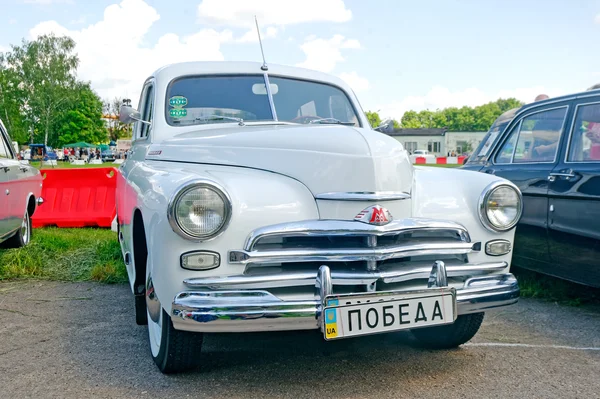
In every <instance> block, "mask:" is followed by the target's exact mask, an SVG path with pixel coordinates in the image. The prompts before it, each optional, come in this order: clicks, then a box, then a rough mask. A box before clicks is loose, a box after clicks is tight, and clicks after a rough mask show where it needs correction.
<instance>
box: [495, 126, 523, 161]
mask: <svg viewBox="0 0 600 399" xmlns="http://www.w3.org/2000/svg"><path fill="white" fill-rule="evenodd" d="M520 127H521V124H520V123H518V124H517V125H516V126H515V127H513V129H512V130H511V132H510V136H509V138H508V140H506V142H505V143H504V145H503V146H502V148H501V149H500V151H499V152H498V155H497V156H496V163H510V162H511V161H512V154H513V152H514V151H515V143H516V142H517V137H518V136H519V128H520Z"/></svg>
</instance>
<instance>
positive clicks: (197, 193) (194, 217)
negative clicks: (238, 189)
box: [168, 182, 231, 241]
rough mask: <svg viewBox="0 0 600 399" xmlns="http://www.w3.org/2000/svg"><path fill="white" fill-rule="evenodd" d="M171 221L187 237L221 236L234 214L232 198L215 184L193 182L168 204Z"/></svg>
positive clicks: (200, 239) (179, 232)
mask: <svg viewBox="0 0 600 399" xmlns="http://www.w3.org/2000/svg"><path fill="white" fill-rule="evenodd" d="M168 214H169V222H170V223H171V227H172V228H173V230H174V231H175V232H176V233H178V234H179V235H181V236H183V237H184V238H188V239H194V240H199V241H205V240H209V239H211V238H214V237H216V236H217V235H219V234H220V233H221V232H222V231H223V230H224V229H225V227H227V223H228V222H229V218H230V217H231V201H230V200H229V198H228V196H227V195H226V194H225V192H224V191H223V190H222V189H221V188H219V187H218V186H217V185H216V184H214V183H212V182H211V183H207V182H202V183H192V184H190V185H187V186H185V187H184V188H182V189H180V190H179V191H178V192H177V193H176V194H175V196H174V197H173V199H172V200H171V203H170V204H169V211H168Z"/></svg>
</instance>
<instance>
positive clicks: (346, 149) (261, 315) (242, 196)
mask: <svg viewBox="0 0 600 399" xmlns="http://www.w3.org/2000/svg"><path fill="white" fill-rule="evenodd" d="M207 93H210V94H207ZM139 104H140V107H141V108H140V110H139V111H137V110H135V109H133V108H131V107H127V106H123V107H122V108H121V114H120V119H121V121H122V122H124V123H131V122H135V126H134V128H133V143H132V146H131V150H130V152H129V155H128V157H127V160H126V161H125V162H124V163H123V164H122V166H121V167H120V172H121V173H119V177H118V183H117V194H116V195H117V221H118V230H119V241H120V244H121V248H122V253H123V257H124V260H125V264H126V265H127V273H128V275H129V281H130V285H131V289H132V291H133V293H134V297H135V314H136V320H137V322H138V323H139V324H148V333H149V339H150V348H151V353H152V357H153V359H154V361H155V363H156V364H157V365H158V367H159V369H160V370H161V371H163V372H174V371H180V370H184V369H187V368H190V367H193V366H195V365H198V364H199V363H201V362H202V361H203V359H204V358H203V357H202V355H201V353H200V352H201V346H202V339H203V335H202V334H203V333H208V332H213V333H214V332H250V331H282V330H304V329H314V330H316V331H320V332H321V333H322V334H323V337H324V339H326V340H335V339H340V338H349V337H355V336H359V335H365V334H374V333H381V332H390V331H397V330H401V329H411V330H412V333H413V334H414V335H415V337H416V338H417V339H418V340H419V341H420V342H421V343H422V344H423V345H425V346H428V347H431V348H451V347H456V346H458V345H461V344H463V343H464V342H466V341H468V340H469V339H471V337H473V335H474V334H475V333H476V332H477V330H478V329H479V327H480V325H481V323H482V320H483V315H484V312H485V311H486V310H488V309H490V308H493V307H498V306H504V305H509V304H513V303H515V302H516V301H517V299H518V296H519V287H518V283H517V280H516V279H515V277H514V276H513V275H512V274H511V273H510V271H509V269H510V262H511V254H512V242H513V237H514V229H513V227H514V226H515V224H516V223H517V221H518V219H519V217H520V214H521V194H520V192H519V190H518V189H517V188H516V187H515V185H514V184H512V183H511V182H509V181H507V180H505V179H503V178H500V177H498V176H494V175H490V174H481V173H472V172H468V171H463V170H456V169H454V170H452V169H438V168H427V169H426V168H420V169H416V168H413V166H412V165H411V162H410V160H409V156H408V153H407V152H406V150H404V148H403V147H402V145H401V144H400V143H399V142H398V141H396V140H395V139H393V138H391V137H389V136H388V135H385V134H381V133H379V132H376V131H374V130H373V129H371V127H370V126H369V122H368V119H367V118H366V116H365V114H364V113H363V112H362V110H361V107H360V105H359V103H358V100H357V99H356V97H355V95H354V93H353V92H352V90H351V89H350V87H349V86H348V85H347V84H346V83H344V82H343V81H342V80H341V79H339V78H337V77H334V76H330V75H327V74H323V73H320V72H315V71H310V70H306V69H300V68H292V67H285V66H276V65H269V66H268V67H266V66H265V65H261V64H258V63H245V62H231V63H227V62H196V63H183V64H173V65H170V66H167V67H164V68H162V69H159V70H158V71H156V72H155V73H154V74H153V75H152V76H150V77H149V78H148V79H147V80H146V82H145V84H144V87H143V89H142V95H141V99H140V101H139ZM315 293H316V294H315Z"/></svg>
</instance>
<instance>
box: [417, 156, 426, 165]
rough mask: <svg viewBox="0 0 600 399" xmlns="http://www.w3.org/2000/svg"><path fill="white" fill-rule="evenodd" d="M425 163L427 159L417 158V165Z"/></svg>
mask: <svg viewBox="0 0 600 399" xmlns="http://www.w3.org/2000/svg"><path fill="white" fill-rule="evenodd" d="M425 162H426V159H425V157H417V158H416V159H415V163H416V164H419V165H422V164H425Z"/></svg>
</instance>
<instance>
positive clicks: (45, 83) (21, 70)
mask: <svg viewBox="0 0 600 399" xmlns="http://www.w3.org/2000/svg"><path fill="white" fill-rule="evenodd" d="M74 49H75V42H74V41H73V39H71V38H69V37H66V36H65V37H56V36H54V35H45V36H40V37H39V38H37V39H36V40H33V41H26V40H23V42H22V44H21V45H20V46H12V49H11V51H10V52H8V53H7V54H5V60H4V63H5V67H6V68H9V69H11V70H12V71H13V74H14V75H13V76H12V77H11V79H16V80H17V81H18V82H19V84H18V93H16V94H18V96H19V97H18V99H17V100H16V101H17V102H18V105H19V110H20V113H21V114H22V116H23V119H24V121H25V124H26V125H28V129H27V130H28V131H29V132H30V139H31V141H34V140H40V141H41V140H43V142H44V144H48V143H49V142H50V143H52V142H56V141H57V139H58V137H57V136H56V132H55V131H54V130H53V128H56V125H57V123H58V121H59V120H60V119H61V118H62V114H63V113H64V112H66V106H67V103H68V102H69V99H70V98H71V96H72V92H73V90H74V88H75V86H76V83H77V81H76V76H75V74H76V70H77V65H78V63H79V60H78V58H77V55H75V54H74ZM11 123H12V122H11Z"/></svg>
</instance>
